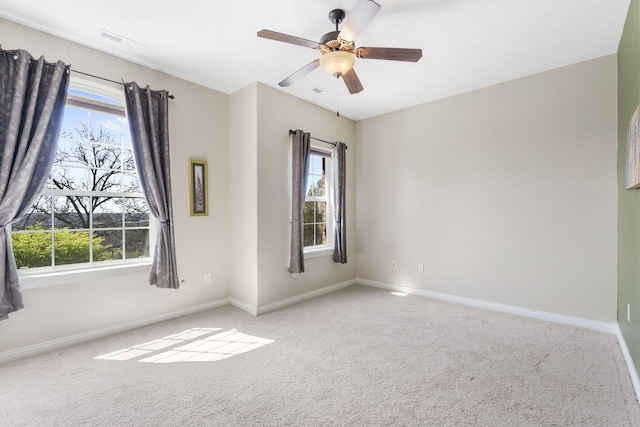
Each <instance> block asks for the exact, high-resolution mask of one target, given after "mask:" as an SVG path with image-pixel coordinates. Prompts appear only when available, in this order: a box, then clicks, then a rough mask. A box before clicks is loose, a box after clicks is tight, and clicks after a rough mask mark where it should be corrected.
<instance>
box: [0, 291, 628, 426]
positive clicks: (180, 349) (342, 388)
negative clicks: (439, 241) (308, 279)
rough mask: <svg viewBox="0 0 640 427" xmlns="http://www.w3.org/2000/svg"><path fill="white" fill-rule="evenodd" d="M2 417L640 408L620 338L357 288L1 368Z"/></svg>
mask: <svg viewBox="0 0 640 427" xmlns="http://www.w3.org/2000/svg"><path fill="white" fill-rule="evenodd" d="M52 321H54V319H52ZM0 425H2V426H245V425H246V426H253V425H260V426H289V425H291V426H328V425H336V426H426V425H430V426H640V407H639V405H638V403H637V402H636V400H635V396H634V393H633V390H632V385H631V381H630V379H629V376H628V374H627V371H626V367H625V364H624V361H623V359H622V355H621V352H620V349H619V347H618V345H617V342H616V338H615V336H614V335H609V334H603V333H598V332H593V331H589V330H585V329H579V328H574V327H570V326H563V325H557V324H553V323H547V322H543V321H538V320H532V319H527V318H523V317H517V316H513V315H508V314H503V313H494V312H489V311H484V310H480V309H474V308H469V307H464V306H458V305H455V304H450V303H445V302H440V301H433V300H429V299H424V298H420V297H415V296H398V295H393V294H392V293H390V292H387V291H383V290H379V289H373V288H368V287H363V286H352V287H350V288H347V289H344V290H342V291H338V292H334V293H332V294H329V295H325V296H323V297H319V298H315V299H313V300H309V301H306V302H304V303H301V304H298V305H295V306H292V307H288V308H285V309H282V310H279V311H276V312H272V313H268V314H265V315H261V316H259V317H253V316H250V315H248V314H246V313H243V312H241V311H239V310H237V309H235V308H232V307H224V308H221V309H216V310H212V311H209V312H205V313H200V314H197V315H192V316H188V317H184V318H181V319H177V320H173V321H169V322H164V323H162V324H158V325H154V326H150V327H146V328H142V329H139V330H136V331H133V332H129V333H124V334H120V335H116V336H113V337H109V338H105V339H101V340H97V341H94V342H91V343H88V344H83V345H79V346H75V347H71V348H68V349H65V350H61V351H56V352H52V353H49V354H45V355H42V356H38V357H34V358H30V359H25V360H21V361H17V362H12V363H6V364H4V365H0Z"/></svg>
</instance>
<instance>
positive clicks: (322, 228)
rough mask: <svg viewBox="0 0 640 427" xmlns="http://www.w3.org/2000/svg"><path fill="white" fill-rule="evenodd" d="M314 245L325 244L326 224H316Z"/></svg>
mask: <svg viewBox="0 0 640 427" xmlns="http://www.w3.org/2000/svg"><path fill="white" fill-rule="evenodd" d="M315 231H316V245H326V244H327V226H326V225H325V224H316V226H315Z"/></svg>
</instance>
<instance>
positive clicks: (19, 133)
mask: <svg viewBox="0 0 640 427" xmlns="http://www.w3.org/2000/svg"><path fill="white" fill-rule="evenodd" d="M68 86H69V67H68V66H66V65H65V64H63V63H62V62H60V61H58V62H57V63H55V64H50V63H47V62H45V60H44V58H43V57H40V59H38V60H36V59H34V58H33V57H32V56H31V55H30V54H29V53H28V52H27V51H24V50H15V51H3V50H0V280H1V281H2V283H0V320H2V319H6V318H7V317H8V315H9V313H12V312H14V311H17V310H20V309H21V308H24V306H23V304H22V295H21V293H20V283H19V279H18V269H17V267H16V261H15V258H14V256H13V250H12V246H11V233H10V232H9V231H8V230H7V226H9V225H10V224H11V223H12V222H14V221H17V220H19V219H20V218H21V217H22V216H23V215H24V214H26V213H27V211H28V210H29V208H30V207H31V205H33V203H34V202H35V200H36V199H37V198H38V197H39V196H40V193H41V192H42V189H43V188H44V185H45V183H46V182H47V178H48V176H49V172H51V166H52V165H53V160H54V159H55V154H56V149H57V146H58V137H59V136H60V128H61V125H62V118H63V115H64V107H65V103H66V101H67V88H68Z"/></svg>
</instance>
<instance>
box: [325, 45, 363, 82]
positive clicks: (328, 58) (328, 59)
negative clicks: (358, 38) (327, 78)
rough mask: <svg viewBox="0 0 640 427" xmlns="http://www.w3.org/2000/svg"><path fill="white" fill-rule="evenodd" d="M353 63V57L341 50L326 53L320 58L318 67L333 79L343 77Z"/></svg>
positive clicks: (354, 59) (354, 61)
mask: <svg viewBox="0 0 640 427" xmlns="http://www.w3.org/2000/svg"><path fill="white" fill-rule="evenodd" d="M355 63H356V58H355V56H354V55H353V54H352V53H349V52H345V51H342V50H334V51H332V52H328V53H326V54H324V55H323V56H322V58H320V66H321V67H322V68H323V69H324V70H325V71H327V72H328V73H329V74H331V75H332V76H334V77H340V76H343V75H345V74H346V73H347V72H348V71H349V70H351V69H352V68H353V65H354V64H355Z"/></svg>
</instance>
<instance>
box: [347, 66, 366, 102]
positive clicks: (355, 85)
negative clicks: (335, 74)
mask: <svg viewBox="0 0 640 427" xmlns="http://www.w3.org/2000/svg"><path fill="white" fill-rule="evenodd" d="M342 80H344V84H346V85H347V89H349V93H350V94H351V95H353V94H355V93H358V92H362V91H363V90H364V88H363V87H362V83H360V79H359V78H358V75H357V74H356V72H355V70H354V69H353V68H352V69H350V70H349V71H347V72H346V73H345V74H344V75H343V76H342Z"/></svg>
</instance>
